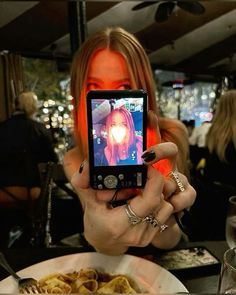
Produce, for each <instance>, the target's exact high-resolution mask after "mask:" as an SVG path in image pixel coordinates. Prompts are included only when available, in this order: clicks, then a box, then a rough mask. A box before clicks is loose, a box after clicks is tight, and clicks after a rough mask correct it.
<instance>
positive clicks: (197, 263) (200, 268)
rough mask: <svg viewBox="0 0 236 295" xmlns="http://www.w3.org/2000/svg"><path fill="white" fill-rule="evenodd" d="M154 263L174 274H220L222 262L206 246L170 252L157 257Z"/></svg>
mask: <svg viewBox="0 0 236 295" xmlns="http://www.w3.org/2000/svg"><path fill="white" fill-rule="evenodd" d="M154 261H155V262H156V263H158V264H159V265H161V266H162V267H164V268H166V269H168V270H169V271H171V272H172V273H174V274H188V275H189V274H190V273H195V274H196V273H200V274H203V273H204V272H210V273H214V272H216V273H217V272H219V271H220V266H221V262H220V260H219V259H218V258H217V257H216V256H215V255H214V254H213V253H211V252H210V251H209V250H208V249H207V248H206V247H204V246H197V247H189V248H183V249H178V250H170V251H166V252H163V253H160V254H158V255H155V257H154Z"/></svg>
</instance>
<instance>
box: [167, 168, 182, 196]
mask: <svg viewBox="0 0 236 295" xmlns="http://www.w3.org/2000/svg"><path fill="white" fill-rule="evenodd" d="M169 175H170V177H171V178H172V179H173V180H174V181H175V182H176V184H177V186H178V188H179V190H180V191H181V192H184V191H185V187H184V185H183V183H182V182H181V180H180V179H179V175H178V172H177V171H171V172H170V173H169Z"/></svg>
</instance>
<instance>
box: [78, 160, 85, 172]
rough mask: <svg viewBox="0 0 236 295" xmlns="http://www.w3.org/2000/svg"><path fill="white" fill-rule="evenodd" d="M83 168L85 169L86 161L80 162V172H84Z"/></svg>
mask: <svg viewBox="0 0 236 295" xmlns="http://www.w3.org/2000/svg"><path fill="white" fill-rule="evenodd" d="M83 169H84V162H82V163H81V164H80V167H79V173H82V171H83Z"/></svg>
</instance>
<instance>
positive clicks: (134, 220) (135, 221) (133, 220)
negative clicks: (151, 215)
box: [125, 204, 143, 225]
mask: <svg viewBox="0 0 236 295" xmlns="http://www.w3.org/2000/svg"><path fill="white" fill-rule="evenodd" d="M125 212H126V214H127V216H128V218H129V222H130V223H131V224H133V225H136V224H139V223H141V222H142V221H143V218H142V217H139V216H138V215H136V214H135V213H134V211H133V210H132V209H131V207H130V205H129V204H126V205H125Z"/></svg>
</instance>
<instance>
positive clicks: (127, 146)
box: [87, 90, 147, 187]
mask: <svg viewBox="0 0 236 295" xmlns="http://www.w3.org/2000/svg"><path fill="white" fill-rule="evenodd" d="M146 108H147V96H146V93H145V92H144V91H141V90H117V91H115V90H113V91H109V90H104V91H90V92H89V93H88V95H87V113H88V129H89V156H90V157H89V161H90V170H91V171H92V173H93V175H92V177H95V178H96V177H99V178H103V179H104V178H105V177H106V176H108V175H113V176H115V177H116V178H118V182H119V177H120V178H123V179H122V184H123V185H124V187H131V185H134V186H136V184H135V181H134V179H131V178H132V177H131V178H129V176H128V175H127V167H131V170H130V171H131V172H132V173H134V174H135V177H136V178H137V177H139V176H138V175H139V174H138V175H137V174H136V173H142V171H141V170H142V169H141V170H140V168H138V167H140V166H142V167H143V166H144V164H143V160H142V158H141V156H142V154H143V151H144V150H145V149H146ZM98 169H99V170H98ZM124 169H125V170H126V171H125V170H124ZM99 173H100V174H99ZM98 174H99V175H98ZM95 182H96V181H95ZM124 183H126V184H124ZM128 183H130V185H129V184H128ZM122 184H121V182H120V185H121V186H122Z"/></svg>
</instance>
